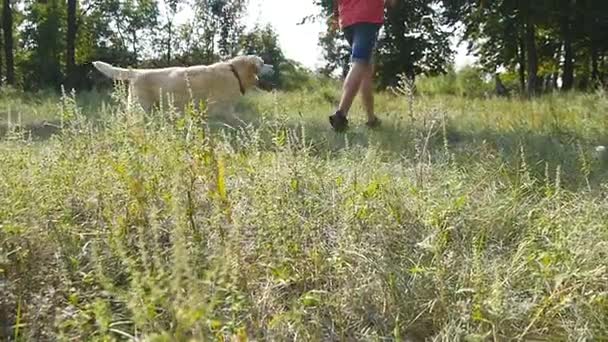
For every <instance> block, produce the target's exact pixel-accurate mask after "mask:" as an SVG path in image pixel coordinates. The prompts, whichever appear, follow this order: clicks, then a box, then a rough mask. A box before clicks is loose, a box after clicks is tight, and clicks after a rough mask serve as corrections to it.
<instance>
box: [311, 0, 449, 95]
mask: <svg viewBox="0 0 608 342" xmlns="http://www.w3.org/2000/svg"><path fill="white" fill-rule="evenodd" d="M315 4H316V5H318V6H319V7H320V8H321V10H322V14H321V15H320V17H323V16H327V15H328V14H329V13H332V7H333V1H330V0H316V1H315ZM439 5H440V1H437V0H408V1H398V3H397V6H396V7H395V8H392V9H391V10H390V11H387V12H386V13H385V24H384V30H383V31H384V33H383V34H382V35H380V37H379V41H378V49H377V54H376V61H377V68H376V70H377V73H378V74H379V80H380V84H381V85H382V86H388V85H395V84H396V83H397V82H398V74H406V75H407V76H408V77H410V78H414V77H415V75H416V74H420V73H424V74H430V75H432V74H438V73H444V72H446V70H447V66H448V65H449V64H450V62H451V59H452V50H451V48H450V43H449V38H450V33H449V32H447V31H446V30H445V29H444V27H445V23H446V22H445V18H444V17H443V16H442V9H441V7H440V6H439ZM318 17H319V16H312V17H309V18H306V19H307V20H314V19H316V18H318ZM320 45H322V46H323V48H324V50H325V51H324V55H325V58H326V60H327V65H326V69H327V70H326V71H330V72H333V71H334V70H335V69H336V68H337V67H339V66H342V67H343V69H344V64H346V63H345V62H347V61H348V59H347V56H348V55H347V54H346V53H345V52H344V48H345V47H346V45H344V41H343V39H342V37H341V34H340V33H338V32H332V31H331V26H328V30H327V33H325V34H324V35H322V36H321V37H320Z"/></svg>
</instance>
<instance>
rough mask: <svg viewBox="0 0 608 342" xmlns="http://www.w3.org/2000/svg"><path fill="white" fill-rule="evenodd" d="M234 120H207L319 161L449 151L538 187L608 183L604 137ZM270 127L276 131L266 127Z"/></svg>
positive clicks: (291, 116) (307, 119)
mask: <svg viewBox="0 0 608 342" xmlns="http://www.w3.org/2000/svg"><path fill="white" fill-rule="evenodd" d="M237 115H238V117H237V116H224V117H211V118H210V122H211V126H212V127H213V128H214V129H215V130H218V131H219V130H224V131H225V132H233V133H234V134H233V137H234V138H235V139H236V138H237V136H238V134H242V133H239V132H243V131H246V130H247V127H249V128H253V129H254V130H260V131H263V132H264V136H263V137H262V140H264V141H266V142H268V143H267V144H266V145H264V146H261V147H260V148H261V149H262V150H269V151H270V150H273V149H276V146H274V145H273V144H272V143H271V141H272V139H273V134H276V131H277V130H279V129H284V130H286V131H287V132H289V134H290V135H292V136H294V137H295V139H294V140H300V142H301V140H303V139H302V135H304V136H305V139H304V140H306V145H307V146H309V147H312V148H311V149H309V151H310V152H311V153H312V154H313V155H316V156H318V157H321V158H326V157H328V156H330V157H331V156H333V155H336V154H339V153H340V152H342V151H344V150H347V149H350V150H353V149H357V148H360V149H366V148H369V147H374V148H376V149H377V150H378V151H380V152H382V154H383V156H382V157H383V158H386V159H387V161H388V160H393V161H394V160H395V159H396V158H399V159H405V160H409V161H410V162H413V163H416V162H418V161H420V157H419V156H420V151H421V150H425V151H428V153H427V157H425V160H424V161H428V155H429V154H430V156H431V159H435V160H436V159H438V158H442V159H444V160H445V159H446V151H447V155H449V156H450V158H453V159H454V160H455V161H456V162H457V164H458V165H459V167H462V168H468V167H469V166H474V165H479V163H485V164H487V166H488V167H499V166H504V167H505V170H506V171H507V172H508V173H509V174H511V175H512V176H513V177H516V176H515V175H516V174H517V173H519V172H521V170H522V169H523V167H524V165H525V168H526V169H527V172H528V173H529V174H530V176H531V177H532V178H533V179H535V180H538V181H541V182H545V181H546V178H547V176H549V178H551V179H554V178H555V177H556V173H557V172H558V171H557V169H558V167H559V170H560V171H559V172H560V177H561V179H562V181H563V185H564V186H566V187H568V188H572V189H580V188H584V187H590V186H591V187H593V186H594V185H598V184H600V183H602V182H604V181H605V180H606V178H607V177H608V160H607V158H606V156H603V157H599V158H598V156H597V155H594V148H595V146H596V145H598V144H605V143H606V142H608V137H604V136H594V137H589V136H582V135H579V134H576V133H575V132H565V131H563V132H557V131H553V132H534V131H531V130H530V129H528V128H526V127H521V128H515V129H512V130H510V131H509V132H504V131H497V130H493V129H491V128H489V127H479V128H473V129H471V128H463V127H459V126H458V125H451V124H449V123H448V124H447V125H446V127H445V131H444V129H443V127H442V125H441V124H436V125H435V126H433V129H429V125H427V127H422V126H421V125H419V124H416V123H413V122H407V121H403V120H393V119H391V118H390V117H389V118H387V119H385V120H383V124H382V126H381V127H379V128H376V129H369V128H367V127H366V126H365V125H364V122H363V119H362V118H358V117H356V116H355V117H353V118H352V119H351V124H350V129H349V130H348V131H347V132H346V133H336V132H334V131H333V130H332V129H331V126H330V125H329V122H328V121H327V120H325V121H323V119H326V116H320V118H321V119H319V116H314V115H310V116H301V115H300V114H297V113H285V114H284V115H283V116H282V117H283V118H284V119H282V120H283V121H282V123H281V124H278V125H277V124H276V121H277V117H276V116H275V117H272V118H270V119H263V118H262V115H261V114H260V113H256V112H255V111H253V110H251V108H248V107H247V106H246V105H243V106H241V107H240V108H239V111H238V114H237ZM278 120H279V121H280V120H281V119H278ZM269 122H270V123H274V124H275V126H268V125H269ZM273 130H274V131H273ZM302 132H304V133H302ZM228 135H229V136H230V134H228ZM547 173H548V174H547Z"/></svg>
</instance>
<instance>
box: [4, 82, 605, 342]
mask: <svg viewBox="0 0 608 342" xmlns="http://www.w3.org/2000/svg"><path fill="white" fill-rule="evenodd" d="M337 94H338V92H337V89H335V88H332V87H329V86H328V87H324V88H323V87H322V88H320V89H309V90H303V91H301V92H298V93H268V94H254V95H251V96H248V97H247V98H246V99H244V100H243V101H242V103H241V105H240V106H239V107H238V113H237V115H233V116H228V115H226V116H223V117H222V116H218V115H216V116H213V117H207V116H206V115H205V113H204V112H203V113H199V112H194V111H188V112H187V113H186V114H185V115H184V116H176V115H173V114H172V113H164V114H163V115H145V114H143V113H142V112H141V111H139V110H138V109H137V108H134V107H131V106H129V105H128V104H127V103H126V102H125V101H124V97H123V96H121V95H120V94H116V96H113V97H112V98H111V99H109V100H106V101H107V103H110V104H108V105H101V104H100V102H101V100H98V95H95V94H91V95H83V97H79V98H77V99H74V98H72V97H63V98H53V97H51V98H49V99H48V100H46V99H42V100H38V99H37V98H36V97H29V98H26V97H24V96H23V95H19V96H17V95H16V96H15V97H13V100H11V101H13V102H10V103H11V105H10V106H11V108H12V109H11V110H12V111H14V113H21V117H22V122H21V123H22V125H21V126H20V127H13V126H12V125H11V126H10V127H7V128H6V129H5V132H4V137H3V138H2V139H3V140H1V141H0V174H1V175H2V176H1V177H0V194H1V196H0V322H2V323H0V336H2V337H3V338H4V339H9V340H19V341H25V340H28V341H29V340H47V339H59V340H87V341H114V340H146V341H175V340H177V341H186V340H188V341H189V340H196V341H203V340H211V339H219V338H221V339H233V340H264V341H265V340H270V341H275V340H279V341H281V340H313V341H314V340H366V341H367V340H375V341H380V340H395V341H405V340H410V341H422V340H433V341H457V340H463V341H485V340H490V341H503V340H526V341H530V340H537V341H542V340H546V341H565V340H576V341H585V340H589V341H590V340H595V341H600V340H605V339H608V270H607V266H608V262H607V260H608V255H607V254H608V253H607V251H608V224H607V222H608V201H607V196H608V182H607V181H606V176H607V175H608V172H607V170H608V168H607V165H608V163H607V160H606V158H605V156H602V155H598V154H594V147H595V146H596V145H600V144H606V143H607V142H608V141H607V140H606V139H608V134H607V133H608V117H607V116H606V113H607V112H608V98H607V97H606V96H605V95H604V94H603V93H597V94H562V95H550V96H545V97H543V98H541V99H537V100H534V101H525V102H522V101H518V100H506V99H486V100H483V99H470V100H464V99H462V98H458V97H445V96H444V97H432V98H424V97H412V96H408V95H407V92H404V94H401V95H394V94H391V93H383V94H381V95H379V96H378V98H377V107H378V112H379V113H381V114H380V115H382V117H383V119H384V126H383V128H381V129H379V130H378V131H369V130H367V129H366V128H365V127H364V125H363V122H364V118H363V115H362V113H361V109H360V107H359V106H358V104H357V106H356V107H355V109H354V113H352V119H351V122H352V126H353V127H352V130H351V131H350V132H349V133H348V134H346V135H340V134H335V133H333V132H332V131H331V130H330V129H329V127H328V123H327V115H328V114H329V113H330V111H331V109H332V107H333V104H334V102H335V101H336V98H337ZM5 108H7V100H2V102H1V103H0V112H2V111H6V109H5ZM36 112H37V113H38V115H34V114H32V113H36ZM42 112H45V113H44V115H42V114H41V113H42ZM42 120H47V121H52V122H55V123H56V124H57V126H58V127H59V128H56V129H55V131H53V133H54V134H46V135H35V134H34V135H30V134H27V133H26V132H24V131H23V130H22V128H27V127H32V125H36V124H37V123H39V122H40V121H42Z"/></svg>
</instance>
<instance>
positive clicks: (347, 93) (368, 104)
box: [329, 0, 397, 131]
mask: <svg viewBox="0 0 608 342" xmlns="http://www.w3.org/2000/svg"><path fill="white" fill-rule="evenodd" d="M385 1H386V2H387V3H388V5H389V6H390V7H394V6H395V5H396V2H397V0H334V5H333V9H334V18H333V20H334V25H339V27H340V28H341V29H342V31H343V32H344V36H345V38H346V40H347V41H348V44H349V45H350V47H351V63H352V67H351V69H350V71H349V72H348V75H347V76H346V79H345V80H344V84H343V87H342V98H341V100H340V104H339V107H338V109H337V110H336V111H335V113H334V114H333V115H331V116H330V117H329V123H330V124H331V126H332V127H333V128H334V129H335V130H336V131H344V130H345V129H347V128H348V119H347V116H348V112H349V110H350V107H351V106H352V103H353V100H354V98H355V96H356V95H357V93H358V92H360V93H361V100H362V102H363V107H364V109H365V112H366V114H367V123H366V124H367V126H368V127H372V128H373V127H377V126H378V125H380V123H381V122H380V119H378V117H377V116H376V115H375V113H374V94H373V76H374V63H373V53H374V50H375V48H376V42H377V39H378V31H379V30H380V27H381V26H382V24H383V23H384V6H385ZM336 19H337V20H336Z"/></svg>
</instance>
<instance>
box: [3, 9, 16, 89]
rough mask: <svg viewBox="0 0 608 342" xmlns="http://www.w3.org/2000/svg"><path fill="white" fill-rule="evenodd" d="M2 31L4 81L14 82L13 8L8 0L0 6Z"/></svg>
mask: <svg viewBox="0 0 608 342" xmlns="http://www.w3.org/2000/svg"><path fill="white" fill-rule="evenodd" d="M2 31H3V37H4V63H5V65H6V83H8V84H10V85H14V84H15V66H14V58H13V9H12V8H11V2H10V0H4V1H3V6H2Z"/></svg>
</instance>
